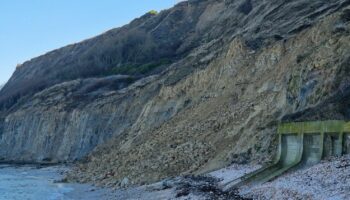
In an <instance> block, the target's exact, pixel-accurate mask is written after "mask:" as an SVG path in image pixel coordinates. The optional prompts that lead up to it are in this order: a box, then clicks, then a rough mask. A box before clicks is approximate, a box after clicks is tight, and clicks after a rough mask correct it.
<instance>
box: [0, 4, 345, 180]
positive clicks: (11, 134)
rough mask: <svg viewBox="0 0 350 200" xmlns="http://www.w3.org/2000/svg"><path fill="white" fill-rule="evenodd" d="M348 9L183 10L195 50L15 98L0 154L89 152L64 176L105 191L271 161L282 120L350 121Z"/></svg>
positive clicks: (66, 156)
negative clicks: (162, 65)
mask: <svg viewBox="0 0 350 200" xmlns="http://www.w3.org/2000/svg"><path fill="white" fill-rule="evenodd" d="M349 3H350V2H349V1H341V0H337V1H336V0H334V1H327V2H324V1H309V0H307V1H306V0H305V1H302V0H301V1H292V2H289V1H288V2H286V1H277V0H276V1H250V0H245V1H211V0H208V1H194V0H193V1H189V2H183V3H181V6H180V7H179V6H178V7H177V8H176V9H180V10H181V9H183V10H182V11H184V10H185V11H186V12H189V13H191V11H193V10H198V9H195V8H191V7H195V6H200V8H201V10H202V11H201V13H200V15H199V16H198V17H197V18H193V19H191V20H194V22H193V26H194V27H195V30H196V31H197V29H198V31H199V32H198V33H203V35H201V42H200V44H198V45H197V46H193V47H192V49H191V51H189V53H187V54H185V55H184V56H183V57H178V58H177V59H176V60H175V61H172V63H171V64H170V65H169V66H168V67H167V68H166V69H163V70H161V71H159V72H158V73H155V74H153V75H149V76H145V77H143V78H141V79H135V76H133V75H116V76H109V77H102V78H87V79H77V80H73V81H68V82H64V83H60V84H57V85H55V86H52V87H48V88H46V89H44V90H42V91H40V92H37V93H36V94H35V95H33V96H29V97H28V96H27V97H26V98H23V100H22V101H19V102H17V103H16V105H15V106H13V107H11V108H9V109H6V110H3V111H2V112H3V113H2V116H3V117H2V118H3V119H2V120H1V121H0V130H1V131H0V147H1V148H0V158H2V159H3V160H15V161H36V162H39V161H56V162H57V161H73V160H77V159H81V158H82V157H84V156H86V155H88V154H89V153H90V152H91V151H93V152H92V153H91V154H90V155H89V156H88V158H87V159H84V161H85V162H84V163H82V164H81V165H80V166H79V169H78V171H77V172H74V173H72V174H71V175H70V178H71V179H75V180H78V181H83V182H85V181H95V182H99V183H101V184H105V185H118V184H119V183H120V182H121V181H122V180H123V179H124V180H125V178H127V179H129V180H130V181H129V183H130V184H140V183H146V182H153V181H156V180H159V179H161V178H165V177H169V176H174V175H179V174H187V173H201V172H206V171H210V170H213V169H216V168H219V167H223V166H225V165H226V164H229V163H231V162H237V163H243V162H250V161H252V162H266V161H269V160H270V159H271V158H272V157H273V155H274V152H275V143H276V141H275V137H274V135H275V128H276V124H277V123H278V122H279V121H280V120H282V119H285V120H298V119H311V118H317V119H330V118H331V119H334V118H337V119H349V115H350V114H349V113H350V112H349V111H348V105H349V100H348V99H349V98H348V92H349V91H350V90H349V88H348V87H349V80H348V79H349V71H350V70H349V60H350V59H349V55H350V54H349V53H350V52H349V51H350V36H349V31H350V25H349V21H350V19H349V18H350V17H349V16H350V11H349V10H350V8H349V7H348V5H349ZM182 11H181V12H182ZM197 14H198V13H197ZM188 15H189V14H187V15H186V16H188ZM196 16H197V15H196ZM188 20H190V19H188ZM145 23H146V22H145ZM172 23H174V24H172ZM166 24H167V26H166V27H167V28H169V27H172V26H175V25H176V21H174V22H171V23H170V22H167V23H166ZM204 27H205V28H204ZM208 27H211V28H210V31H208V32H206V34H204V32H201V31H200V30H202V31H203V30H209V28H208ZM196 35H197V34H196ZM189 38H190V37H189ZM189 38H187V39H186V41H191V39H189ZM13 80H15V78H13ZM329 111H331V112H329ZM95 146H98V148H96V149H94V148H95ZM93 149H94V150H93Z"/></svg>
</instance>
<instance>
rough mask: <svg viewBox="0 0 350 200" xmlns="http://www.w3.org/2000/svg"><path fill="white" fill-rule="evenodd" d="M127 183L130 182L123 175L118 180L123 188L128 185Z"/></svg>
mask: <svg viewBox="0 0 350 200" xmlns="http://www.w3.org/2000/svg"><path fill="white" fill-rule="evenodd" d="M129 184H130V181H129V179H128V178H126V177H125V178H123V180H122V181H121V182H120V187H122V188H125V187H127V186H129Z"/></svg>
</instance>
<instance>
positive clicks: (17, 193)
mask: <svg viewBox="0 0 350 200" xmlns="http://www.w3.org/2000/svg"><path fill="white" fill-rule="evenodd" d="M62 171H64V168H62V167H45V168H37V167H35V166H21V167H18V166H11V165H0V200H17V199H18V200H74V199H89V200H90V199H91V200H93V199H107V197H106V196H104V195H105V194H106V193H107V191H103V190H97V189H96V188H93V187H92V186H89V185H83V184H64V183H59V182H58V181H57V180H59V179H60V178H62V174H61V173H62ZM105 197H106V198H105Z"/></svg>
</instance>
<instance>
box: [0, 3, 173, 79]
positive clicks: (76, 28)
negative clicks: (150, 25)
mask: <svg viewBox="0 0 350 200" xmlns="http://www.w3.org/2000/svg"><path fill="white" fill-rule="evenodd" d="M176 2H178V0H0V85H1V84H2V83H5V82H6V81H7V80H8V79H9V78H10V76H11V75H12V73H13V72H14V70H15V67H16V64H18V63H23V62H24V61H26V60H29V59H31V58H33V57H36V56H39V55H42V54H44V53H46V52H48V51H50V50H54V49H56V48H59V47H62V46H65V45H68V44H71V43H75V42H79V41H81V40H84V39H87V38H90V37H93V36H96V35H98V34H100V33H103V32H105V31H107V30H109V29H111V28H116V27H119V26H122V25H124V24H127V23H128V22H130V21H131V20H132V19H134V18H135V17H139V16H141V15H143V14H144V13H146V12H148V11H150V10H158V11H159V10H163V9H166V8H170V7H172V6H173V5H174V4H175V3H176Z"/></svg>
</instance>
